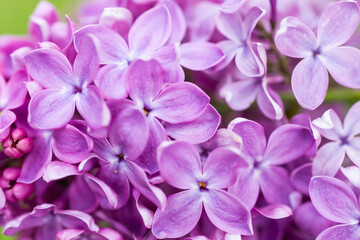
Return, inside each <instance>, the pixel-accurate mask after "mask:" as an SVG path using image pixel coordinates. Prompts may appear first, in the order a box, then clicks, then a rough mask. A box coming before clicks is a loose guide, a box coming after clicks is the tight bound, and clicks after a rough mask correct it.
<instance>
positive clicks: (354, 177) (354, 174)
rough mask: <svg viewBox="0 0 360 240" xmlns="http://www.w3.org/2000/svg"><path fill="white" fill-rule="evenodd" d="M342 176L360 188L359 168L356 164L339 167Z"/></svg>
mask: <svg viewBox="0 0 360 240" xmlns="http://www.w3.org/2000/svg"><path fill="white" fill-rule="evenodd" d="M341 172H342V173H343V174H344V176H345V177H346V178H347V179H348V180H349V181H350V182H351V184H352V185H354V186H355V187H357V188H360V168H359V167H357V166H350V167H341Z"/></svg>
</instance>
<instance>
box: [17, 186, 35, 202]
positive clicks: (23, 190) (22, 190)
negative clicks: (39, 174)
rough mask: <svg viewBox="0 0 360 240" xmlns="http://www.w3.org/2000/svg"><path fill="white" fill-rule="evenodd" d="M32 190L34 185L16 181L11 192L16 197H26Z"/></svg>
mask: <svg viewBox="0 0 360 240" xmlns="http://www.w3.org/2000/svg"><path fill="white" fill-rule="evenodd" d="M33 192H34V185H32V184H25V183H16V184H15V185H14V186H13V188H12V194H13V196H14V197H15V198H17V199H26V198H28V197H29V196H30V195H31V194H32V193H33Z"/></svg>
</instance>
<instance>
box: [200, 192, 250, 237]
mask: <svg viewBox="0 0 360 240" xmlns="http://www.w3.org/2000/svg"><path fill="white" fill-rule="evenodd" d="M203 199H204V200H203V201H204V208H205V212H206V214H207V216H208V217H209V219H210V221H211V222H212V223H213V224H214V225H215V226H216V227H218V228H219V229H221V230H222V231H225V232H228V233H232V234H244V235H252V234H253V229H252V226H251V216H250V212H249V210H248V209H247V208H246V207H245V206H244V204H243V203H242V202H240V200H238V199H237V198H236V197H235V196H233V195H231V194H230V193H228V192H225V191H224V190H220V189H211V190H208V191H207V192H206V193H204V196H203Z"/></svg>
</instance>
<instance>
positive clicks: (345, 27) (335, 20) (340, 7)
mask: <svg viewBox="0 0 360 240" xmlns="http://www.w3.org/2000/svg"><path fill="white" fill-rule="evenodd" d="M359 22H360V10H359V7H358V4H357V3H356V2H355V1H340V2H337V3H334V4H331V5H330V6H329V7H327V8H326V9H325V11H324V12H323V13H322V15H321V17H320V20H319V23H318V30H317V37H318V42H319V43H318V45H319V46H321V47H322V48H328V49H330V48H334V47H337V46H340V45H342V44H344V43H345V42H347V41H348V40H349V39H350V37H351V36H352V35H353V33H354V32H355V30H356V29H357V28H358V26H359Z"/></svg>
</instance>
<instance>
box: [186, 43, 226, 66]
mask: <svg viewBox="0 0 360 240" xmlns="http://www.w3.org/2000/svg"><path fill="white" fill-rule="evenodd" d="M180 55H181V58H180V64H181V65H182V66H183V67H185V68H188V69H190V70H195V71H201V70H205V69H208V68H210V67H213V66H215V65H216V64H217V63H219V62H220V61H221V60H222V58H223V57H224V53H223V52H222V50H221V49H220V48H219V47H218V46H216V45H215V44H214V43H209V42H188V43H184V44H181V45H180Z"/></svg>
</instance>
